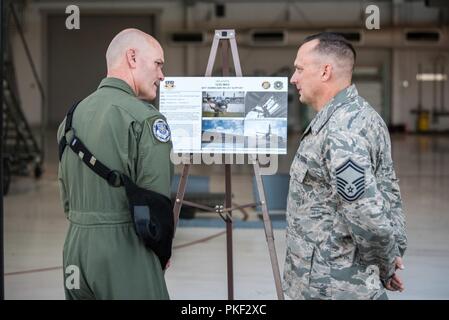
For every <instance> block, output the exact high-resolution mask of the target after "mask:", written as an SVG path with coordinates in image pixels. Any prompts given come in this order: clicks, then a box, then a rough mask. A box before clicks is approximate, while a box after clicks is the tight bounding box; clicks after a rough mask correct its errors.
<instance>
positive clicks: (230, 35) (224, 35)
mask: <svg viewBox="0 0 449 320" xmlns="http://www.w3.org/2000/svg"><path fill="white" fill-rule="evenodd" d="M220 40H229V43H230V45H231V52H232V58H233V61H234V68H235V73H236V76H237V77H241V76H242V69H241V67H240V59H239V55H238V51H237V43H236V40H235V31H234V30H215V35H214V40H213V42H212V47H211V51H210V54H209V61H208V63H207V68H206V73H205V76H206V77H210V76H211V75H212V68H213V65H214V62H215V57H216V55H217V49H218V44H219V42H220ZM221 45H222V62H223V65H222V71H223V76H228V75H229V61H228V41H222V43H221ZM248 156H249V158H250V159H251V162H252V164H253V167H254V174H255V177H256V184H257V192H258V193H259V199H260V202H259V203H251V204H246V205H241V206H237V207H232V199H231V197H232V191H231V165H230V164H225V203H224V208H223V205H217V206H216V207H215V208H211V207H207V206H203V205H199V204H195V203H192V202H189V201H185V200H183V199H184V192H185V189H186V184H187V177H188V174H189V168H190V165H191V164H190V163H189V164H184V166H183V169H182V174H181V178H180V181H179V185H178V192H177V194H176V202H175V205H174V208H173V213H174V217H175V227H176V226H177V225H178V220H179V213H180V211H181V206H182V204H183V203H184V204H187V205H189V206H192V207H197V208H200V209H206V210H207V211H211V212H214V211H215V212H216V213H218V214H219V215H220V216H221V217H222V218H223V220H224V221H225V222H226V248H227V250H226V251H227V276H228V299H229V300H234V272H233V256H232V211H233V210H237V209H242V208H246V207H254V206H257V205H261V207H262V214H263V222H264V227H265V238H266V240H267V243H268V251H269V253H270V259H271V266H272V269H273V276H274V282H275V286H276V293H277V297H278V299H279V300H283V299H284V293H283V291H282V287H281V276H280V272H279V265H278V261H277V256H276V249H275V247H274V237H273V228H272V225H271V220H270V216H269V215H268V207H267V203H266V200H265V191H264V188H263V183H262V177H261V175H260V167H259V162H258V160H257V158H256V157H255V156H252V155H248ZM223 213H225V214H226V217H223V215H222V214H223Z"/></svg>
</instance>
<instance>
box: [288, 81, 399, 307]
mask: <svg viewBox="0 0 449 320" xmlns="http://www.w3.org/2000/svg"><path fill="white" fill-rule="evenodd" d="M286 240H287V253H286V259H285V267H284V282H283V287H284V291H285V293H286V295H287V296H289V297H290V298H292V299H384V298H387V296H386V292H385V288H384V284H385V283H386V281H388V279H389V278H390V277H391V276H392V275H393V274H394V272H395V263H394V261H395V258H396V257H402V256H403V254H404V252H405V250H406V247H407V237H406V233H405V219H404V215H403V212H402V200H401V194H400V190H399V185H398V179H397V177H396V174H395V171H394V168H393V160H392V157H391V143H390V136H389V134H388V129H387V127H386V125H385V123H384V121H383V120H382V118H381V117H380V116H379V115H378V114H377V113H376V111H375V110H374V109H373V108H372V107H371V106H370V105H369V104H368V103H367V102H366V101H365V100H364V99H363V98H362V97H360V96H359V95H358V92H357V89H356V87H355V86H354V85H351V86H349V87H348V88H346V89H344V90H342V91H340V92H339V93H338V94H337V95H336V96H335V97H334V98H333V99H332V100H331V101H330V102H329V103H328V104H327V105H325V106H324V107H323V109H322V110H321V111H320V112H319V113H318V114H317V115H316V116H315V118H314V119H313V120H312V122H311V123H310V125H309V127H308V128H307V129H306V130H305V132H304V134H303V137H302V138H301V143H300V146H299V148H298V151H297V153H296V156H295V159H294V160H293V163H292V166H291V169H290V187H289V195H288V200H287V236H286Z"/></svg>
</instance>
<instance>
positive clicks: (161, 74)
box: [159, 71, 165, 81]
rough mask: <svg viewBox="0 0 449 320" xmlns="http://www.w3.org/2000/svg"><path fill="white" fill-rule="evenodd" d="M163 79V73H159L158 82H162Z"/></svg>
mask: <svg viewBox="0 0 449 320" xmlns="http://www.w3.org/2000/svg"><path fill="white" fill-rule="evenodd" d="M164 78H165V76H164V73H163V72H162V71H161V72H160V74H159V80H160V81H164Z"/></svg>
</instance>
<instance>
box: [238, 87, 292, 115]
mask: <svg viewBox="0 0 449 320" xmlns="http://www.w3.org/2000/svg"><path fill="white" fill-rule="evenodd" d="M287 99H288V98H287V95H286V94H285V93H284V92H247V93H246V95H245V117H246V118H247V119H264V118H286V117H287Z"/></svg>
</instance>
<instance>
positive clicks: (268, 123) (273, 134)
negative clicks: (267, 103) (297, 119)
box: [243, 119, 287, 149]
mask: <svg viewBox="0 0 449 320" xmlns="http://www.w3.org/2000/svg"><path fill="white" fill-rule="evenodd" d="M243 133H244V136H245V138H246V141H247V145H246V146H247V147H249V148H262V149H265V148H267V149H270V148H275V149H285V148H286V147H287V119H268V120H267V119H254V120H252V119H245V123H244V132H243Z"/></svg>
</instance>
